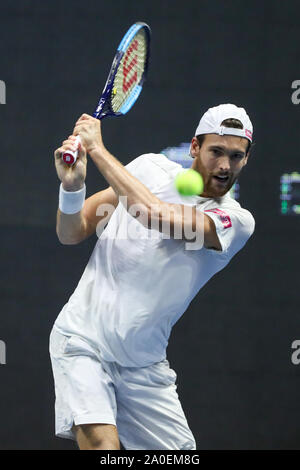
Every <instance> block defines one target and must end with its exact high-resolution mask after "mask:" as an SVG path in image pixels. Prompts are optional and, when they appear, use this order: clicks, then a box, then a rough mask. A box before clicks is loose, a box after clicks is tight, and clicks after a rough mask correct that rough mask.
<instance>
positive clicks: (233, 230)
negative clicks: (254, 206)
mask: <svg viewBox="0 0 300 470" xmlns="http://www.w3.org/2000/svg"><path fill="white" fill-rule="evenodd" d="M204 213H205V214H206V215H208V216H209V217H210V218H211V219H212V220H213V221H214V223H215V226H216V232H217V235H218V238H219V241H220V244H221V246H222V251H218V250H214V249H212V248H211V249H209V251H213V252H215V253H217V254H220V255H224V254H226V255H229V256H230V257H232V256H233V255H234V254H235V253H237V252H238V251H239V250H241V248H243V246H244V245H245V244H246V242H247V241H248V239H249V238H250V237H251V235H252V234H253V232H254V229H255V220H254V217H253V216H252V214H251V212H249V211H248V210H247V209H243V208H241V207H240V208H228V209H227V208H223V207H222V209H221V208H214V209H207V210H205V211H204Z"/></svg>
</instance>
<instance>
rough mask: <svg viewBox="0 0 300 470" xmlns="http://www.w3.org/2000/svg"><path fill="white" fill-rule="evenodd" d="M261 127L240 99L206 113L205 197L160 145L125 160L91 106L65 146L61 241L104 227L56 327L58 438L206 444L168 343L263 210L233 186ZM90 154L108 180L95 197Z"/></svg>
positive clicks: (83, 443)
mask: <svg viewBox="0 0 300 470" xmlns="http://www.w3.org/2000/svg"><path fill="white" fill-rule="evenodd" d="M252 132H253V128H252V124H251V121H250V119H249V117H248V115H247V114H246V112H245V110H244V109H243V108H238V107H237V106H235V105H232V104H224V105H220V106H216V107H214V108H210V109H209V110H208V111H207V112H206V113H205V114H204V115H203V117H202V118H201V120H200V123H199V125H198V127H197V129H196V132H195V137H193V139H192V141H191V149H190V152H191V155H192V157H193V158H194V161H193V164H192V168H193V169H194V170H196V171H198V172H199V173H201V175H202V177H203V180H204V190H203V192H202V193H201V195H196V196H182V195H180V194H179V193H178V191H177V190H176V188H175V186H174V179H175V177H176V175H177V174H178V173H179V172H181V171H186V170H183V168H182V167H181V165H179V164H177V163H175V162H172V161H170V160H169V159H168V158H166V157H165V156H164V155H162V154H152V153H149V154H145V155H141V156H139V157H137V158H135V159H134V160H132V161H131V162H130V163H129V164H128V165H126V166H125V167H124V166H123V165H122V164H121V163H120V162H119V161H118V160H117V159H116V158H115V157H113V156H112V155H111V154H110V153H109V152H108V151H107V149H106V148H105V147H104V144H103V141H102V135H101V123H100V121H99V120H97V119H95V118H93V117H91V116H89V115H87V114H83V115H82V116H81V117H80V118H79V120H78V121H77V123H76V125H75V127H74V131H73V135H72V136H69V138H68V139H67V140H65V141H64V142H63V144H62V146H61V147H60V148H58V149H57V150H56V151H55V154H54V155H55V165H56V170H57V174H58V177H59V179H60V180H61V185H60V194H59V209H58V212H57V227H56V228H57V235H58V238H59V240H60V242H61V243H63V244H67V245H69V244H77V243H80V242H81V241H83V240H84V239H86V238H87V237H89V236H90V235H92V234H94V233H97V234H98V240H97V243H96V246H95V248H94V251H93V253H92V255H91V257H90V260H89V262H88V264H87V266H86V269H85V271H84V273H83V275H82V277H81V279H80V281H79V283H78V285H77V287H76V289H75V291H74V293H73V294H72V296H71V297H70V299H69V300H68V302H67V303H66V304H65V306H64V307H63V308H62V310H61V312H60V314H59V316H58V318H57V319H56V321H55V324H54V326H53V329H52V332H51V335H50V356H51V361H52V368H53V375H54V382H55V393H56V401H55V418H56V430H55V432H56V435H57V436H60V437H64V438H70V439H74V440H76V441H77V443H78V446H79V448H80V449H94V450H97V449H98V450H99V449H106V450H110V449H120V441H121V443H122V445H123V446H124V448H125V449H126V450H127V449H130V450H139V449H140V450H148V449H170V450H179V449H196V442H195V439H194V436H193V434H192V432H191V430H190V429H189V426H188V423H187V420H186V417H185V414H184V411H183V409H182V407H181V404H180V401H179V398H178V394H177V392H176V389H177V385H176V378H177V376H176V373H175V371H174V370H173V369H171V368H170V364H169V362H168V360H167V358H166V349H167V345H168V339H169V336H170V333H171V329H172V327H173V325H174V324H175V323H176V322H177V321H178V319H179V318H180V317H181V316H182V314H183V313H184V312H185V311H186V309H187V307H188V306H189V304H190V302H191V301H192V299H193V298H194V297H195V295H196V294H197V293H198V291H199V290H200V289H201V287H202V286H203V285H204V284H205V283H206V282H207V281H208V280H209V279H210V278H211V277H212V276H213V275H214V274H215V273H217V272H218V271H220V270H221V269H223V268H224V267H225V266H226V265H227V264H228V263H229V261H230V260H231V258H232V257H233V256H234V255H235V254H236V253H237V252H238V251H239V250H240V249H241V248H242V247H243V246H244V245H245V243H246V242H247V240H248V239H249V237H250V236H251V235H252V233H253V231H254V227H255V221H254V218H253V216H252V215H251V213H250V212H249V211H248V210H246V209H244V208H242V207H241V206H240V204H239V203H238V202H237V201H235V200H234V199H232V198H231V196H230V193H229V190H230V188H231V187H232V185H233V184H234V182H235V180H236V179H237V178H238V176H239V174H240V172H241V170H242V168H243V167H244V166H245V165H246V164H247V161H248V157H249V151H250V146H251V142H252ZM76 135H80V138H81V146H80V148H79V152H78V159H77V161H76V163H75V165H74V166H73V167H69V166H68V165H66V164H65V163H64V162H63V160H62V158H61V154H62V153H63V152H65V151H66V150H74V148H75V147H74V145H75V136H76ZM87 153H88V154H89V155H90V157H91V158H92V160H93V161H94V163H95V164H96V166H97V168H98V169H99V171H100V172H101V173H102V175H103V176H104V178H105V179H106V181H107V183H108V184H109V187H108V188H107V189H105V190H103V191H100V192H98V193H96V194H94V195H93V196H91V197H89V198H88V199H85V194H86V187H85V177H86V162H87V157H86V154H87ZM106 224H107V225H106ZM104 227H105V228H104ZM153 227H155V228H153ZM178 234H180V236H178ZM187 234H188V235H187ZM191 234H192V235H193V236H191ZM193 243H194V245H193Z"/></svg>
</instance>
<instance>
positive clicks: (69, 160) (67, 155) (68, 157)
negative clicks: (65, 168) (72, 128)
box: [62, 135, 81, 165]
mask: <svg viewBox="0 0 300 470" xmlns="http://www.w3.org/2000/svg"><path fill="white" fill-rule="evenodd" d="M80 142H81V140H80V136H79V135H78V136H77V137H76V140H75V145H76V147H77V150H74V151H72V150H67V151H66V152H64V153H63V154H62V159H63V161H64V162H65V163H66V164H67V165H74V163H75V162H76V160H77V155H78V146H79V144H80Z"/></svg>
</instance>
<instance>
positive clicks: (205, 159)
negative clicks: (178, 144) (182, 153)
mask: <svg viewBox="0 0 300 470" xmlns="http://www.w3.org/2000/svg"><path fill="white" fill-rule="evenodd" d="M247 147H248V140H247V139H245V138H244V137H237V136H231V135H222V136H220V135H218V134H207V135H206V136H205V138H204V142H203V144H202V145H201V147H199V143H198V140H197V139H196V137H193V139H192V149H191V152H192V155H193V157H194V161H193V164H192V168H193V169H194V170H196V171H199V173H201V175H202V177H203V180H204V191H203V193H202V194H201V196H203V197H221V196H224V194H226V193H227V192H228V191H229V190H230V188H231V187H232V185H233V184H234V182H235V180H236V179H237V177H238V175H239V173H240V172H241V170H242V168H243V167H244V166H245V165H246V164H247V160H248V155H247V156H246V150H247ZM222 176H223V177H225V178H223V179H222V178H221V177H222Z"/></svg>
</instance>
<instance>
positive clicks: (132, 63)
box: [111, 29, 147, 112]
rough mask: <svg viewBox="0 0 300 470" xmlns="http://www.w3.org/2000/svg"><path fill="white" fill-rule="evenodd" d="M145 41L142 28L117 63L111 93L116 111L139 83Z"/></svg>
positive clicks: (112, 103)
mask: <svg viewBox="0 0 300 470" xmlns="http://www.w3.org/2000/svg"><path fill="white" fill-rule="evenodd" d="M146 58H147V41H146V36H145V32H144V30H143V29H141V30H139V31H138V33H137V34H136V35H135V36H134V37H133V39H132V40H131V42H130V43H129V45H128V47H127V49H126V52H125V54H124V55H123V57H122V60H121V62H120V64H119V67H118V71H117V73H116V76H115V80H114V85H113V88H112V93H111V106H112V109H113V111H114V112H118V111H119V110H120V109H121V107H122V106H123V105H124V103H125V102H126V100H127V99H128V98H129V97H130V95H131V93H132V92H133V91H134V89H135V87H136V85H138V84H139V82H140V80H141V78H142V75H143V72H144V70H145V64H146Z"/></svg>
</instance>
